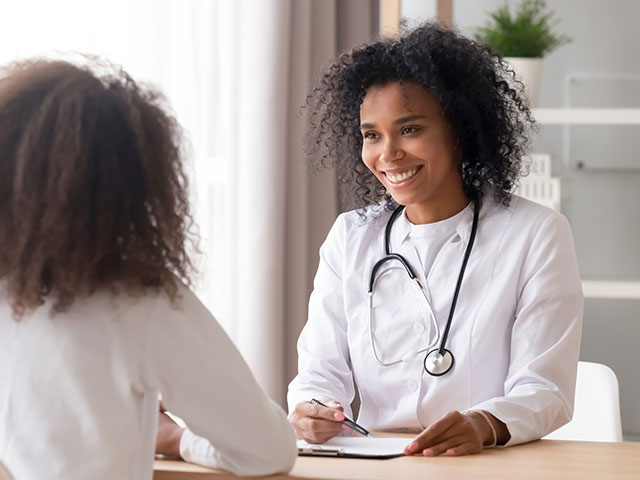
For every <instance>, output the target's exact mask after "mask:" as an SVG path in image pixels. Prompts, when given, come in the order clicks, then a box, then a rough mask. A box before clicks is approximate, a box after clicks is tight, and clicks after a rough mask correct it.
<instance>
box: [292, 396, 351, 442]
mask: <svg viewBox="0 0 640 480" xmlns="http://www.w3.org/2000/svg"><path fill="white" fill-rule="evenodd" d="M326 405H327V406H326V407H323V406H322V405H314V404H312V403H310V402H300V403H299V404H297V405H296V408H295V410H294V411H293V415H292V417H291V424H292V425H293V428H294V430H295V431H296V434H297V435H298V438H301V439H303V440H305V441H307V442H309V443H324V442H326V441H327V440H329V439H330V438H333V437H335V436H336V435H339V434H340V433H342V431H343V430H349V427H347V426H346V425H344V424H342V423H341V422H342V421H343V420H344V413H343V412H344V408H343V407H342V405H340V404H339V403H338V402H326Z"/></svg>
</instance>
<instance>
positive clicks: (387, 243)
mask: <svg viewBox="0 0 640 480" xmlns="http://www.w3.org/2000/svg"><path fill="white" fill-rule="evenodd" d="M403 210H404V206H403V205H400V206H399V207H397V208H396V209H395V210H394V211H393V213H392V214H391V218H389V221H388V222H387V226H386V227H385V231H384V250H385V256H384V257H382V258H381V259H380V260H378V262H376V264H375V265H374V266H373V269H372V270H371V277H370V278H369V292H368V293H369V335H370V338H371V350H372V351H373V357H374V358H375V359H376V362H378V364H379V365H381V366H383V367H390V366H391V365H396V364H398V363H402V362H409V361H411V360H412V359H414V358H415V357H416V356H418V355H420V354H421V353H424V352H426V351H429V352H428V353H427V354H426V355H425V357H424V369H425V370H426V372H427V373H428V374H430V375H433V376H434V377H439V376H441V375H444V374H445V373H447V372H448V371H449V370H451V367H453V362H454V358H453V353H451V351H450V350H447V349H446V348H445V345H446V344H447V337H448V336H449V330H450V328H451V321H452V320H453V313H454V311H455V309H456V302H457V301H458V294H459V293H460V287H461V285H462V279H463V278H464V270H465V268H466V267H467V262H468V261H469V256H470V255H471V249H472V248H473V242H474V241H475V239H476V232H477V231H478V217H479V216H480V202H479V201H475V202H474V206H473V225H472V227H471V235H470V236H469V241H468V242H467V249H466V250H465V252H464V259H463V260H462V266H461V267H460V273H459V274H458V282H457V283H456V289H455V292H454V294H453V300H452V301H451V309H450V310H449V318H448V319H447V325H446V327H445V329H444V333H443V334H442V340H441V341H440V347H438V348H434V349H433V350H429V349H431V348H433V347H434V346H436V345H437V343H438V341H439V340H440V330H439V328H438V323H437V322H436V316H435V315H434V313H433V309H432V307H431V302H430V301H429V299H428V297H427V294H426V292H425V291H424V288H423V287H422V284H421V283H420V280H418V278H417V277H416V275H415V274H414V273H413V270H412V269H411V266H410V265H409V262H407V260H406V259H405V258H404V257H403V256H402V255H400V254H398V253H391V227H392V226H393V222H394V221H395V220H396V218H398V216H399V215H400V213H402V211H403ZM392 260H395V261H398V262H400V264H401V265H402V266H403V267H404V269H405V270H406V271H407V275H409V278H410V279H411V280H413V281H414V284H415V286H416V287H417V288H418V291H419V293H420V294H421V295H422V296H423V297H424V299H425V301H426V304H427V308H428V310H429V316H430V317H431V321H432V323H433V326H434V330H435V332H436V334H435V337H434V340H433V342H431V343H430V344H429V345H427V346H426V347H425V348H423V349H421V350H412V351H410V352H408V353H407V354H405V355H404V356H403V357H402V358H401V359H399V360H395V361H393V362H383V361H382V360H381V359H380V357H379V356H378V352H377V351H376V345H375V341H374V333H373V290H374V285H375V281H376V273H377V272H378V270H379V269H380V267H381V266H382V265H384V264H385V263H387V262H390V261H392Z"/></svg>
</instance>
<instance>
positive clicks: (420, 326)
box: [413, 323, 424, 334]
mask: <svg viewBox="0 0 640 480" xmlns="http://www.w3.org/2000/svg"><path fill="white" fill-rule="evenodd" d="M413 331H414V332H416V333H417V334H420V333H422V332H424V325H423V324H422V323H414V324H413Z"/></svg>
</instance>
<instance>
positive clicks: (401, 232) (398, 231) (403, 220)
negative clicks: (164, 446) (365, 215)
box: [391, 195, 493, 248]
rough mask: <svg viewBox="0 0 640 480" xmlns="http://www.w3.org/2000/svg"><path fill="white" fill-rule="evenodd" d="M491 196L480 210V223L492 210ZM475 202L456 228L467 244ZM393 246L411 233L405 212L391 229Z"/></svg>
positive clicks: (467, 209)
mask: <svg viewBox="0 0 640 480" xmlns="http://www.w3.org/2000/svg"><path fill="white" fill-rule="evenodd" d="M488 197H490V196H489V195H485V196H484V198H483V201H482V208H481V209H480V221H482V217H483V216H484V214H485V212H486V211H487V208H490V205H489V203H492V202H493V198H488ZM473 209H474V205H473V201H471V202H469V204H468V205H467V206H466V207H465V208H464V212H463V215H462V217H461V218H460V222H459V223H458V225H457V227H456V235H457V237H458V238H459V239H461V240H462V241H463V242H464V243H465V244H466V242H467V241H468V240H469V237H470V236H471V228H472V226H473ZM391 232H392V233H391V246H392V248H393V245H402V244H403V243H404V242H405V241H406V240H407V238H408V237H409V234H410V233H411V222H409V219H408V218H407V216H406V214H405V212H402V215H400V216H399V217H398V218H397V219H396V221H395V223H394V224H393V228H392V229H391Z"/></svg>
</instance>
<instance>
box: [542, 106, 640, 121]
mask: <svg viewBox="0 0 640 480" xmlns="http://www.w3.org/2000/svg"><path fill="white" fill-rule="evenodd" d="M533 116H534V117H535V119H536V120H537V121H538V123H539V124H541V125H640V108H534V109H533Z"/></svg>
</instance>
